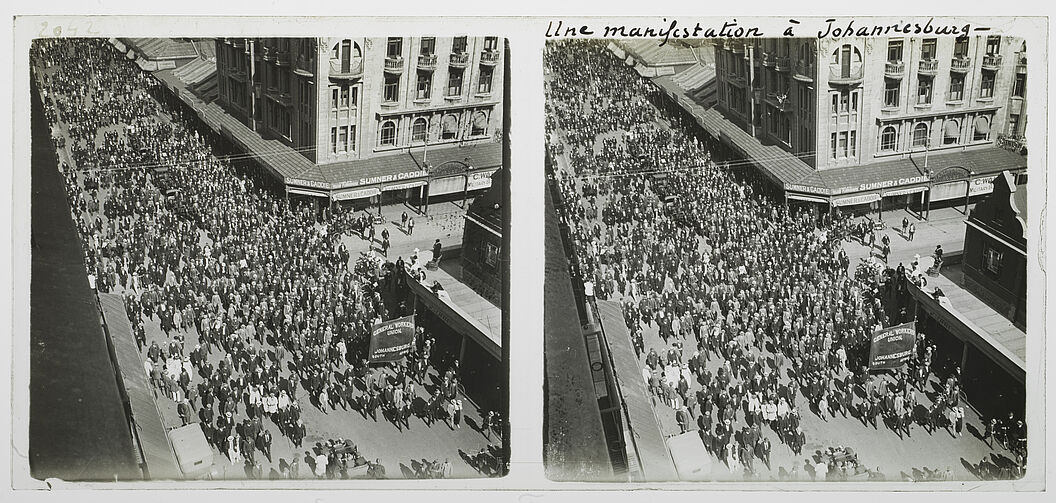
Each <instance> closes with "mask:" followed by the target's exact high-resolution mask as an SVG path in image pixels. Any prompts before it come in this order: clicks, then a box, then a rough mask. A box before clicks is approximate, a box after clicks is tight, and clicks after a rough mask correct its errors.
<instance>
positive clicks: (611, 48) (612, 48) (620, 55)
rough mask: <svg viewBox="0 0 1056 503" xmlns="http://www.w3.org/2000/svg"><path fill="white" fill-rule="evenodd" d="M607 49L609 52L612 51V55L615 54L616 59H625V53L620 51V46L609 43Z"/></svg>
mask: <svg viewBox="0 0 1056 503" xmlns="http://www.w3.org/2000/svg"><path fill="white" fill-rule="evenodd" d="M608 49H609V51H612V53H613V54H615V55H616V57H617V58H620V59H623V58H626V57H627V53H626V52H624V50H623V49H621V48H620V46H618V45H616V43H615V42H609V45H608Z"/></svg>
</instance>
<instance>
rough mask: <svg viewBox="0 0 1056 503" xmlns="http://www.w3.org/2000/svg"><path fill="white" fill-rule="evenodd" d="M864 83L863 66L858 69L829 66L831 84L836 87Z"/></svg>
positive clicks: (836, 65) (835, 65) (837, 65)
mask: <svg viewBox="0 0 1056 503" xmlns="http://www.w3.org/2000/svg"><path fill="white" fill-rule="evenodd" d="M861 82H862V65H858V67H857V68H853V67H852V68H844V67H843V65H840V64H833V65H829V83H830V84H835V85H851V84H860V83H861Z"/></svg>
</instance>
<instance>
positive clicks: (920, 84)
mask: <svg viewBox="0 0 1056 503" xmlns="http://www.w3.org/2000/svg"><path fill="white" fill-rule="evenodd" d="M931 84H932V82H931V79H929V78H925V77H921V78H919V79H918V80H917V104H918V105H930V104H931Z"/></svg>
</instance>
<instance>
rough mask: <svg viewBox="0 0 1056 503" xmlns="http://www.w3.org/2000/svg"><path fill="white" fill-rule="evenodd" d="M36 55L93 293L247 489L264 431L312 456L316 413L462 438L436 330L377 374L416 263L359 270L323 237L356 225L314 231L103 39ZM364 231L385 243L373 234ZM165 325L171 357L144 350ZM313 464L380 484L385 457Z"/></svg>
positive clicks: (346, 456) (326, 454)
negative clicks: (120, 308)
mask: <svg viewBox="0 0 1056 503" xmlns="http://www.w3.org/2000/svg"><path fill="white" fill-rule="evenodd" d="M32 58H33V61H34V63H35V68H36V69H37V70H38V71H37V75H38V77H39V82H40V84H41V94H42V97H43V98H44V102H45V108H46V109H47V110H48V112H47V117H48V120H49V122H51V124H52V126H57V125H61V127H63V128H64V129H65V135H66V138H68V141H67V143H66V144H65V147H66V148H67V150H68V151H69V152H70V159H71V160H72V163H73V165H72V166H71V165H69V164H68V163H66V162H63V163H62V164H63V166H62V171H63V175H64V177H65V181H66V190H67V195H68V199H69V202H70V206H71V208H72V211H73V216H74V219H75V221H76V223H77V226H78V228H79V231H80V236H81V239H82V243H83V245H84V253H85V263H86V266H87V269H88V272H89V281H90V283H91V284H92V286H93V287H94V288H97V289H98V290H99V291H100V292H114V293H119V294H121V295H123V297H124V298H125V304H126V310H127V312H128V315H129V319H130V320H131V321H132V324H133V327H134V332H135V337H136V339H137V341H138V342H139V344H140V347H141V350H142V351H143V352H144V370H145V371H146V372H147V374H148V375H149V376H150V379H151V381H152V383H153V384H154V386H155V387H156V389H157V395H158V396H159V399H160V398H161V397H167V399H169V400H171V401H172V402H173V403H175V404H176V408H177V412H178V414H179V416H180V417H181V419H182V420H183V423H184V424H187V423H189V422H199V423H200V424H201V427H202V429H203V431H204V432H205V434H206V438H207V440H208V441H209V442H210V443H211V444H212V445H214V446H215V447H216V448H217V449H218V450H219V451H220V452H223V453H226V454H227V455H228V457H229V458H230V460H231V462H232V463H236V464H237V463H239V462H242V461H244V463H245V466H246V473H247V474H250V476H252V474H253V473H255V472H259V471H260V466H259V465H260V464H261V459H260V458H261V456H263V457H266V458H267V460H268V461H269V462H271V461H272V460H271V457H272V455H271V445H272V442H273V439H272V437H271V433H270V432H269V429H268V428H267V427H266V426H265V424H266V422H270V423H272V424H274V425H275V427H276V428H277V431H279V432H280V433H281V434H282V435H284V436H286V437H288V438H289V439H290V441H291V442H292V443H293V444H294V445H295V446H298V447H300V446H301V445H302V443H303V442H304V440H305V437H306V436H307V426H306V424H305V422H304V417H303V414H302V410H303V407H307V406H312V407H317V408H318V409H319V410H321V411H322V412H323V413H328V412H330V411H333V410H336V409H338V408H341V409H344V410H347V409H354V410H356V411H358V412H359V413H360V414H362V416H363V417H364V418H366V417H371V418H373V419H374V420H375V421H377V415H378V414H377V413H378V411H380V412H381V415H382V416H383V419H384V420H387V421H389V422H391V423H392V424H393V425H395V426H396V427H397V428H399V429H400V430H403V429H405V428H410V427H411V422H410V421H409V418H410V416H411V415H415V416H418V417H421V418H422V419H423V420H424V421H425V422H426V423H427V424H430V425H432V424H434V423H436V422H440V421H443V422H445V423H447V424H448V425H449V427H450V428H452V429H454V428H459V427H461V424H460V422H461V418H462V414H463V410H462V408H463V402H462V399H461V395H460V394H459V389H460V381H459V379H460V376H459V363H458V361H457V360H456V359H453V358H451V357H450V356H449V355H447V354H438V353H439V352H438V351H435V350H434V347H435V340H434V339H433V337H432V335H431V334H430V333H429V332H428V331H425V330H424V329H423V328H422V327H420V326H419V327H418V328H417V331H418V333H417V337H416V345H415V347H414V350H413V352H412V354H411V355H409V356H408V357H407V358H406V359H405V360H404V361H401V362H398V363H395V364H387V365H384V366H381V367H378V366H371V365H368V363H367V361H368V360H367V358H368V355H367V347H368V342H369V336H370V331H371V327H372V325H373V324H375V323H378V322H381V321H382V320H388V319H392V318H396V317H399V316H404V315H407V314H411V309H410V308H409V306H408V302H405V299H407V296H406V291H405V288H406V287H405V285H402V280H401V276H402V275H403V274H406V273H411V272H412V271H410V270H409V269H410V268H411V267H412V266H413V265H416V264H418V258H417V257H411V258H410V260H409V261H408V262H406V263H404V262H403V261H402V259H401V260H400V261H399V263H398V264H394V263H393V262H389V261H387V260H384V259H381V258H378V257H375V256H374V255H373V254H361V255H360V256H359V257H356V258H355V259H353V257H352V256H351V255H352V254H351V252H350V251H349V250H348V249H347V248H346V246H345V245H344V244H342V242H341V237H342V235H343V232H344V231H345V230H346V229H345V227H347V226H345V225H327V224H328V223H333V222H350V221H359V220H358V219H356V218H355V217H353V216H351V214H350V213H347V212H346V213H343V214H342V213H338V214H337V215H327V216H326V217H324V221H323V222H319V221H318V218H317V216H316V215H315V213H313V212H312V211H310V209H309V208H307V207H304V206H302V207H297V206H295V205H291V204H289V203H288V202H287V201H286V200H284V199H282V198H279V197H275V196H273V195H271V194H270V193H268V192H267V191H264V190H259V188H257V187H255V185H254V181H253V180H252V179H251V178H249V177H248V176H247V175H246V174H244V173H241V172H240V171H239V170H236V169H234V168H233V167H232V165H231V163H230V162H229V161H228V160H226V159H223V158H218V157H214V156H212V155H211V149H210V147H209V145H207V144H206V142H205V139H204V137H202V136H200V135H199V133H198V132H197V131H195V129H194V128H193V126H192V125H191V123H190V122H189V121H185V120H184V119H183V117H182V116H181V113H180V111H179V110H178V109H173V110H170V109H167V108H166V107H163V106H162V105H161V104H159V102H158V101H157V100H155V99H154V97H152V95H151V93H152V92H153V91H155V90H157V89H158V87H159V86H158V85H157V82H156V81H154V79H153V77H151V76H149V75H148V74H146V73H145V72H143V71H141V70H140V69H139V68H138V67H136V66H135V65H134V64H133V63H132V62H130V61H127V60H125V58H124V57H123V55H122V54H119V53H118V52H117V51H115V50H114V49H113V48H112V47H110V46H109V44H107V42H106V41H105V40H100V39H59V40H46V41H37V43H35V45H34V46H33V53H32ZM411 225H413V224H411ZM335 228H336V229H339V230H334V229H335ZM359 231H360V232H361V233H362V234H364V235H366V234H367V233H368V232H369V233H370V234H371V235H373V225H372V224H370V225H363V226H361V227H360V228H359ZM386 232H387V231H386ZM401 287H402V288H401ZM153 323H157V324H158V325H157V326H160V331H161V334H162V336H163V337H164V340H163V342H162V344H158V340H157V339H155V340H153V341H151V342H150V343H149V344H148V335H147V326H148V324H153ZM151 326H153V325H151ZM431 369H432V370H434V374H430V370H431ZM483 419H484V422H485V423H486V424H484V425H482V430H483V431H485V432H487V434H489V436H490V433H491V432H492V431H499V429H498V421H499V419H498V417H497V416H496V415H495V414H494V413H489V414H487V415H486V416H484V418H483ZM334 442H336V443H335V445H337V444H340V443H342V442H344V439H338V440H336V441H334ZM318 452H322V453H323V454H322V455H323V457H322V458H319V461H318V462H314V465H315V466H314V467H313V470H314V472H315V475H316V476H318V477H329V478H334V477H342V476H347V473H348V468H350V466H349V464H350V463H351V465H352V467H354V466H357V465H369V467H370V474H371V475H374V476H383V472H384V468H383V467H381V468H380V469H379V468H378V467H379V466H380V460H378V461H377V462H375V463H369V462H367V461H366V460H365V459H364V458H363V456H360V455H359V454H358V452H356V453H353V452H352V451H348V452H338V449H333V448H331V449H321V450H320V449H317V453H318ZM352 454H355V455H352ZM313 459H314V458H313ZM320 466H322V470H320V469H319V467H320ZM441 472H442V471H441ZM447 472H450V470H447ZM284 474H287V475H288V474H289V471H288V470H284Z"/></svg>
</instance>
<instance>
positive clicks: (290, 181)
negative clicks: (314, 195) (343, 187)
mask: <svg viewBox="0 0 1056 503" xmlns="http://www.w3.org/2000/svg"><path fill="white" fill-rule="evenodd" d="M286 185H298V186H301V187H309V188H313V189H323V190H326V189H329V188H330V184H329V183H327V182H320V181H317V180H303V179H300V178H287V179H286Z"/></svg>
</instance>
